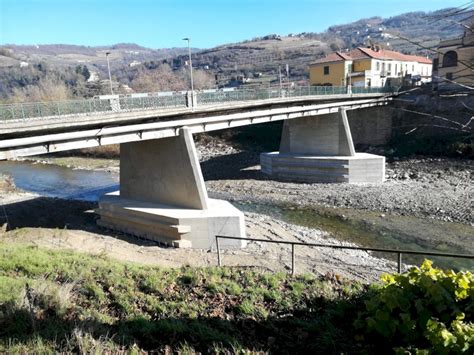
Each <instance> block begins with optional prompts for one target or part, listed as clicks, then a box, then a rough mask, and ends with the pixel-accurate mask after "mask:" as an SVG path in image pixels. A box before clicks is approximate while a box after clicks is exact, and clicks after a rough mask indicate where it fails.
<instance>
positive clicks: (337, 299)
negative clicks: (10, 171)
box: [0, 242, 363, 354]
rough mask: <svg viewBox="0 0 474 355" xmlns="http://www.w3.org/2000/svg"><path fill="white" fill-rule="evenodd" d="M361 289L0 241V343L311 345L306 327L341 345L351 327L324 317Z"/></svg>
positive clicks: (63, 348) (98, 347)
mask: <svg viewBox="0 0 474 355" xmlns="http://www.w3.org/2000/svg"><path fill="white" fill-rule="evenodd" d="M71 280H74V281H73V282H72V281H71ZM330 290H331V291H330ZM362 291H363V289H362V288H360V286H358V285H357V284H354V283H350V282H338V283H333V281H332V280H325V279H315V278H314V277H311V276H302V277H296V278H293V277H291V276H289V275H287V274H284V273H282V274H269V273H262V272H257V271H255V270H242V269H231V268H215V267H212V268H190V267H184V268H181V269H172V270H167V269H162V268H156V267H138V266H137V265H133V264H125V263H120V262H114V261H111V260H109V259H107V257H105V256H102V257H97V256H91V255H85V254H78V253H73V252H70V251H52V250H46V249H42V248H38V247H33V248H31V247H29V246H26V245H21V244H9V243H2V242H0V352H12V351H13V352H15V351H16V352H23V353H27V352H79V353H116V352H119V353H120V352H127V353H134V352H135V353H138V352H139V351H156V352H166V351H168V352H170V351H171V352H181V353H190V354H192V353H198V352H203V351H205V352H208V351H213V352H216V353H219V352H220V353H234V352H235V353H247V352H249V351H270V350H272V349H278V350H280V351H289V350H290V349H291V351H300V352H304V351H311V350H313V349H312V348H311V346H310V345H308V344H309V343H308V342H307V341H306V340H305V337H304V336H302V335H301V334H309V333H311V332H313V333H314V332H322V333H321V334H323V335H324V337H326V338H327V339H336V340H337V341H336V343H337V349H339V350H341V351H344V349H346V350H347V349H350V346H349V344H351V343H352V341H351V337H350V335H348V334H350V329H347V325H346V324H345V323H344V322H342V323H341V327H342V328H341V329H342V330H341V329H335V328H334V327H332V328H331V327H329V326H327V324H326V323H328V322H329V321H330V320H331V319H332V318H333V317H339V314H340V313H341V312H338V311H337V310H338V309H340V308H341V309H344V310H345V312H346V315H347V314H349V315H350V314H351V312H353V313H354V314H355V312H356V307H355V306H353V305H352V303H351V301H350V300H351V299H352V297H353V296H357V295H359V294H360V293H361V292H362ZM315 310H317V311H315ZM325 322H326V323H325ZM315 324H321V325H324V327H322V326H317V325H315ZM344 331H346V333H344ZM328 332H329V333H328ZM324 337H323V338H324ZM269 339H270V340H269ZM331 346H332V345H331ZM212 349H214V350H212ZM328 349H329V348H328ZM330 349H332V348H330Z"/></svg>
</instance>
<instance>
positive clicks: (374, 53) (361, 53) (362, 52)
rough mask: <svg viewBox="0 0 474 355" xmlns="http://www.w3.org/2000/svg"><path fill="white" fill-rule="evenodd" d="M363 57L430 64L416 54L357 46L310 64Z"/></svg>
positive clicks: (428, 60) (429, 61) (427, 60)
mask: <svg viewBox="0 0 474 355" xmlns="http://www.w3.org/2000/svg"><path fill="white" fill-rule="evenodd" d="M364 58H373V59H380V60H398V61H404V62H418V63H423V64H431V63H432V62H431V59H428V58H425V57H421V56H418V55H408V54H403V53H399V52H395V51H389V50H386V49H380V50H373V49H371V48H363V47H358V48H356V49H353V50H352V51H350V52H348V53H340V52H335V53H331V54H329V55H327V56H326V57H324V58H320V59H318V60H316V61H314V62H313V63H311V64H321V63H330V62H339V61H343V60H356V59H364Z"/></svg>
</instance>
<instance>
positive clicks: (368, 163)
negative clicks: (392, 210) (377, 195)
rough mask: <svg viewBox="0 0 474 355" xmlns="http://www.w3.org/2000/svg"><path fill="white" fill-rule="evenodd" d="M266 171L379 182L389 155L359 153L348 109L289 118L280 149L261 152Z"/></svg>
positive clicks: (274, 174)
mask: <svg viewBox="0 0 474 355" xmlns="http://www.w3.org/2000/svg"><path fill="white" fill-rule="evenodd" d="M260 163H261V167H262V172H263V173H265V174H267V175H270V176H272V177H275V178H277V179H282V180H291V181H301V182H323V183H336V182H348V183H378V182H383V181H384V178H385V157H383V156H379V155H374V154H367V153H356V152H355V149H354V143H353V141H352V136H351V131H350V127H349V123H348V120H347V114H346V111H345V110H344V109H341V110H340V112H339V113H334V114H327V115H320V116H314V117H304V118H300V119H298V120H288V121H285V123H284V125H283V131H282V138H281V143H280V151H279V152H271V153H263V154H261V156H260Z"/></svg>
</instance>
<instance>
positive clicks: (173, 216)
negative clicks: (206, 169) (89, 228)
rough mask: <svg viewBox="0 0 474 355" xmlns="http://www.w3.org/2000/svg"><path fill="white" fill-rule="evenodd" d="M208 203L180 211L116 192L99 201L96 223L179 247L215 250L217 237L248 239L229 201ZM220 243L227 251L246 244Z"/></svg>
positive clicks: (176, 208)
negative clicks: (207, 204)
mask: <svg viewBox="0 0 474 355" xmlns="http://www.w3.org/2000/svg"><path fill="white" fill-rule="evenodd" d="M208 203H209V206H208V208H207V209H191V208H178V207H176V206H171V205H164V204H157V203H149V202H143V201H137V200H130V199H126V198H122V197H120V194H119V192H113V193H110V194H107V195H105V196H103V197H102V198H101V200H100V201H99V214H100V219H99V220H98V221H97V223H98V224H99V225H100V226H102V227H106V228H110V229H113V230H117V231H121V232H124V233H127V234H131V235H134V236H137V237H140V238H145V239H149V240H153V241H156V242H159V243H163V244H165V245H169V246H173V247H177V248H200V249H208V248H212V247H215V243H216V240H215V236H216V235H227V236H234V237H241V238H245V224H244V215H243V213H242V212H240V211H239V210H238V209H237V208H235V207H234V206H232V205H231V204H230V203H229V202H227V201H223V200H215V199H209V200H208ZM219 244H220V245H219V246H220V247H221V246H222V247H224V248H243V247H245V246H246V241H245V240H224V239H222V240H221V241H220V243H219Z"/></svg>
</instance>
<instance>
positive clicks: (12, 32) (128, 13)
mask: <svg viewBox="0 0 474 355" xmlns="http://www.w3.org/2000/svg"><path fill="white" fill-rule="evenodd" d="M466 2H467V0H352V1H350V0H194V1H192V0H154V1H153V0H0V44H53V43H56V44H57V43H62V44H78V45H88V46H97V45H111V44H115V43H137V44H139V45H142V46H145V47H149V48H172V47H184V46H185V43H184V42H183V41H182V38H184V37H189V38H191V46H192V47H194V48H210V47H214V46H216V45H219V44H224V43H232V42H238V41H241V40H245V39H252V38H254V37H257V36H263V35H266V34H270V33H277V34H280V35H286V34H289V33H301V32H321V31H324V30H325V29H326V28H328V27H329V26H331V25H337V24H344V23H348V22H352V21H356V20H358V19H361V18H366V17H372V16H382V17H390V16H394V15H398V14H400V13H404V12H409V11H433V10H437V9H441V8H446V7H455V6H460V5H463V4H465V3H466Z"/></svg>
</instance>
